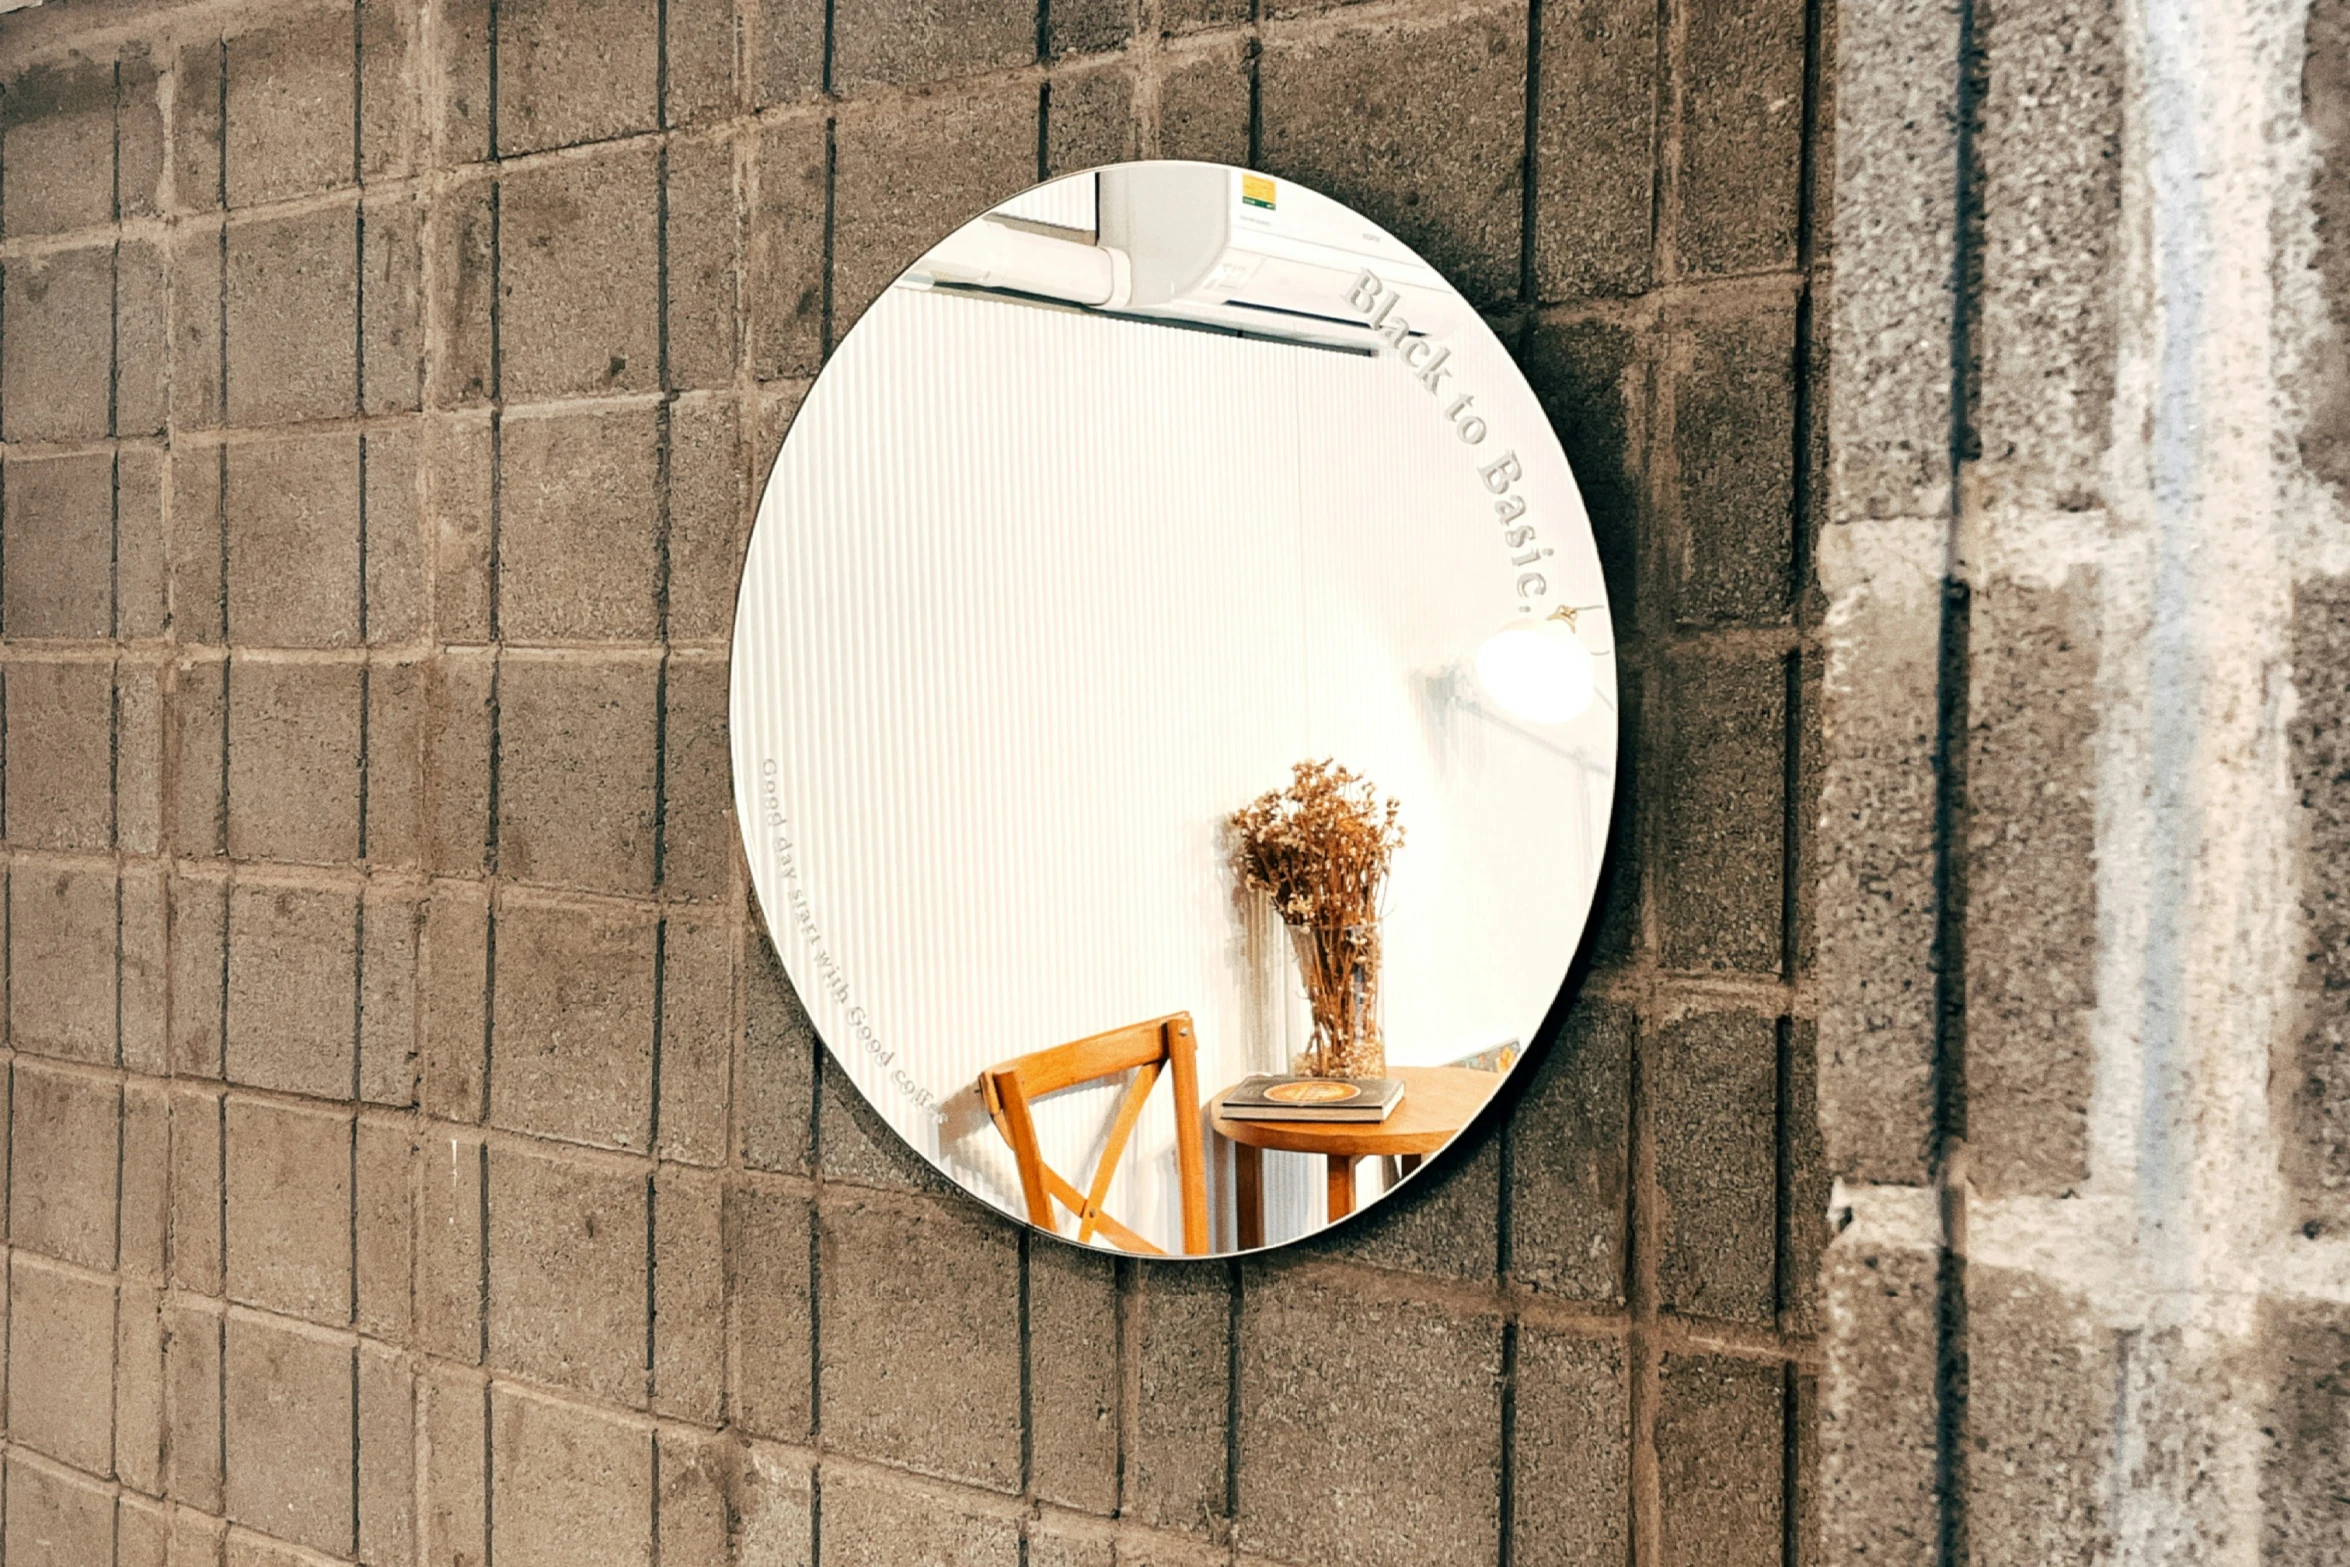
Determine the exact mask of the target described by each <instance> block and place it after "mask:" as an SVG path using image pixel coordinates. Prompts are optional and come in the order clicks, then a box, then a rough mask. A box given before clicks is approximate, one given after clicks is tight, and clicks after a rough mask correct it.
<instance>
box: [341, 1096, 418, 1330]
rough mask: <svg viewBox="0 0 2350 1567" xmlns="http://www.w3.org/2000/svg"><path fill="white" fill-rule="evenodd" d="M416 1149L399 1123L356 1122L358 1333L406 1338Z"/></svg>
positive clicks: (354, 1315)
mask: <svg viewBox="0 0 2350 1567" xmlns="http://www.w3.org/2000/svg"><path fill="white" fill-rule="evenodd" d="M418 1147H419V1142H418V1137H417V1134H415V1133H414V1132H412V1131H410V1130H409V1128H408V1127H407V1126H406V1125H405V1124H404V1123H403V1122H400V1121H396V1120H383V1121H378V1120H369V1119H365V1118H362V1119H361V1120H360V1122H359V1140H358V1144H357V1148H356V1150H355V1153H354V1157H353V1160H352V1166H353V1169H352V1173H353V1175H354V1176H355V1178H356V1179H357V1181H358V1199H357V1201H356V1203H355V1204H354V1213H355V1220H356V1225H357V1231H358V1233H357V1235H356V1237H355V1238H354V1241H353V1259H352V1260H353V1269H352V1271H353V1273H354V1274H355V1275H356V1277H355V1278H354V1280H353V1283H354V1284H355V1285H356V1287H357V1290H358V1300H357V1304H356V1307H355V1309H354V1310H353V1312H352V1321H353V1323H355V1324H356V1325H357V1327H358V1329H359V1331H360V1332H362V1333H369V1334H373V1335H374V1336H375V1337H377V1338H380V1339H382V1340H384V1341H385V1342H387V1343H392V1344H405V1343H406V1342H408V1315H409V1312H408V1308H409V1299H410V1275H411V1273H412V1271H413V1265H414V1261H415V1248H414V1246H413V1245H412V1244H411V1237H412V1236H413V1235H414V1233H415V1216H416V1203H415V1195H414V1190H413V1187H414V1180H415V1175H416V1166H417V1150H418Z"/></svg>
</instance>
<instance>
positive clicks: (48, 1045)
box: [8, 865, 115, 1066]
mask: <svg viewBox="0 0 2350 1567" xmlns="http://www.w3.org/2000/svg"><path fill="white" fill-rule="evenodd" d="M8 947H9V987H8V1025H9V1026H8V1035H9V1040H10V1042H11V1043H12V1044H14V1045H15V1047H16V1048H17V1049H18V1050H21V1051H29V1052H31V1053H33V1054H35V1055H46V1056H58V1057H61V1058H63V1059H65V1060H69V1061H88V1062H93V1063H96V1064H99V1065H104V1066H112V1065H113V1064H114V1061H115V1011H114V1003H115V990H114V978H115V886H114V878H113V877H112V876H108V875H104V874H102V873H99V872H95V871H75V870H56V869H51V868H48V867H41V868H37V869H36V868H34V867H32V866H28V865H19V866H17V867H16V869H15V871H14V872H13V873H12V874H11V875H10V876H9V878H8Z"/></svg>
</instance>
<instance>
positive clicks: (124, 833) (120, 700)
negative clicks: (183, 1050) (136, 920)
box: [114, 659, 164, 1005]
mask: <svg viewBox="0 0 2350 1567" xmlns="http://www.w3.org/2000/svg"><path fill="white" fill-rule="evenodd" d="M163 682H164V676H163V671H162V670H161V669H160V668H158V667H157V666H156V665H154V664H150V663H146V662H137V663H134V662H132V661H131V660H129V659H125V660H123V661H121V662H120V663H117V664H116V665H115V666H114V846H115V848H116V849H117V850H119V851H121V852H122V853H124V854H137V855H151V854H154V853H155V852H156V851H157V850H159V849H160V848H162V847H163V700H164V698H163ZM148 869H150V870H159V869H160V867H157V866H153V865H150V866H149V867H148ZM126 939H127V935H126ZM125 1004H126V1005H127V1004H128V998H127V997H126V998H125Z"/></svg>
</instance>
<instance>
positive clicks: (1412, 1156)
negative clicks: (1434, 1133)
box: [1395, 1153, 1420, 1175]
mask: <svg viewBox="0 0 2350 1567" xmlns="http://www.w3.org/2000/svg"><path fill="white" fill-rule="evenodd" d="M1395 1162H1396V1164H1397V1165H1398V1166H1400V1167H1401V1168H1402V1171H1403V1173H1404V1174H1406V1175H1409V1174H1411V1173H1412V1172H1413V1171H1414V1170H1417V1169H1418V1168H1419V1167H1420V1156H1419V1155H1418V1154H1416V1153H1407V1154H1398V1155H1396V1159H1395Z"/></svg>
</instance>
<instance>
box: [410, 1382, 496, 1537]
mask: <svg viewBox="0 0 2350 1567" xmlns="http://www.w3.org/2000/svg"><path fill="white" fill-rule="evenodd" d="M417 1393H418V1395H419V1397H420V1399H421V1400H422V1405H423V1413H422V1419H423V1422H424V1475H423V1484H422V1485H421V1486H420V1487H419V1488H418V1489H419V1491H420V1493H421V1494H420V1496H419V1502H420V1505H419V1507H418V1512H419V1514H420V1515H421V1520H422V1529H421V1533H422V1535H423V1545H424V1560H425V1561H426V1562H427V1563H428V1564H430V1567H470V1564H472V1563H476V1562H486V1561H488V1560H489V1435H490V1423H489V1388H488V1386H487V1384H486V1383H484V1381H483V1380H482V1378H481V1377H480V1376H479V1375H477V1374H475V1373H473V1372H468V1371H457V1370H453V1369H451V1368H449V1367H447V1366H442V1365H435V1364H430V1363H428V1364H427V1366H426V1368H425V1370H424V1373H423V1376H422V1378H421V1379H420V1381H419V1383H418V1386H417Z"/></svg>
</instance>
